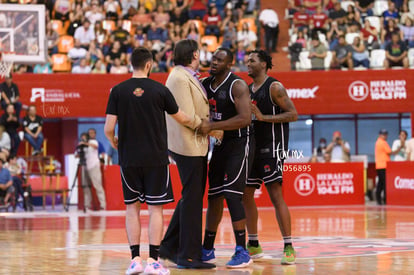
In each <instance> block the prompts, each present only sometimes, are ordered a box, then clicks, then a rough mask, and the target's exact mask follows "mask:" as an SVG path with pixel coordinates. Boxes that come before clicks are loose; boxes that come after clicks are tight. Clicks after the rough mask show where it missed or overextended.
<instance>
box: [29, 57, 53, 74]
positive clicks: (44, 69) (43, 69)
mask: <svg viewBox="0 0 414 275" xmlns="http://www.w3.org/2000/svg"><path fill="white" fill-rule="evenodd" d="M33 73H34V74H51V73H53V70H52V64H51V62H50V57H47V62H46V63H42V64H36V65H35V66H34V69H33Z"/></svg>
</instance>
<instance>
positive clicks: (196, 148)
mask: <svg viewBox="0 0 414 275" xmlns="http://www.w3.org/2000/svg"><path fill="white" fill-rule="evenodd" d="M166 86H167V87H168V88H169V89H170V91H171V93H172V94H173V95H174V98H175V100H176V101H177V104H178V106H179V107H180V109H181V110H182V111H183V112H184V113H186V114H187V115H188V116H190V117H192V118H193V121H192V122H191V123H190V124H188V125H187V126H183V125H181V124H179V123H178V122H176V121H175V120H174V119H173V118H171V117H170V116H167V130H168V149H169V150H170V151H172V152H174V153H176V154H180V155H184V156H205V155H206V154H207V151H208V138H207V137H202V136H200V135H196V132H195V128H196V127H197V126H198V125H199V124H200V123H201V119H209V105H208V100H207V96H206V94H205V93H204V91H203V89H202V87H201V83H200V82H199V81H198V80H197V79H194V77H193V76H192V75H191V74H190V73H189V72H188V71H187V70H186V69H185V68H184V67H182V66H176V67H174V68H173V70H172V71H171V73H170V74H169V76H168V78H167V82H166Z"/></svg>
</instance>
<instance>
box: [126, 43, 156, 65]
mask: <svg viewBox="0 0 414 275" xmlns="http://www.w3.org/2000/svg"><path fill="white" fill-rule="evenodd" d="M151 60H153V56H152V53H151V52H150V51H149V50H148V49H147V48H144V47H138V48H135V49H134V51H133V52H132V55H131V64H132V68H134V70H140V69H144V68H145V64H147V62H148V61H151Z"/></svg>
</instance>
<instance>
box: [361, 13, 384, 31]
mask: <svg viewBox="0 0 414 275" xmlns="http://www.w3.org/2000/svg"><path fill="white" fill-rule="evenodd" d="M365 20H368V21H369V23H370V24H371V26H373V27H374V28H375V29H376V30H377V32H378V34H379V33H380V31H381V19H380V18H379V17H378V16H367V17H365Z"/></svg>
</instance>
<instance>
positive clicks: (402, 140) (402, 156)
mask: <svg viewBox="0 0 414 275" xmlns="http://www.w3.org/2000/svg"><path fill="white" fill-rule="evenodd" d="M407 137H408V133H407V131H405V130H401V131H400V135H399V138H398V139H396V140H394V142H393V143H392V148H391V149H392V151H397V150H398V148H400V147H401V149H400V150H399V151H398V153H396V154H395V155H394V159H393V160H394V161H406V160H407V142H406V141H407ZM401 145H402V146H401Z"/></svg>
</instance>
